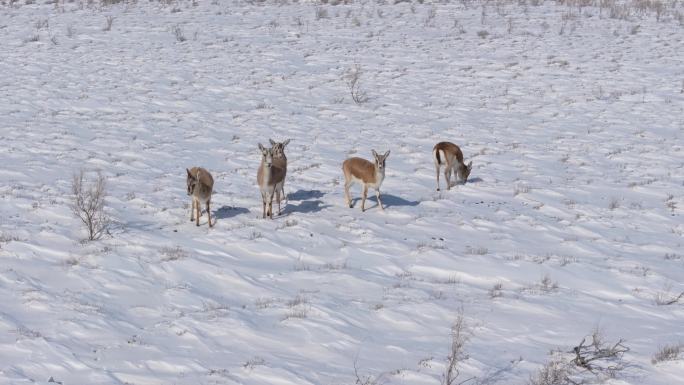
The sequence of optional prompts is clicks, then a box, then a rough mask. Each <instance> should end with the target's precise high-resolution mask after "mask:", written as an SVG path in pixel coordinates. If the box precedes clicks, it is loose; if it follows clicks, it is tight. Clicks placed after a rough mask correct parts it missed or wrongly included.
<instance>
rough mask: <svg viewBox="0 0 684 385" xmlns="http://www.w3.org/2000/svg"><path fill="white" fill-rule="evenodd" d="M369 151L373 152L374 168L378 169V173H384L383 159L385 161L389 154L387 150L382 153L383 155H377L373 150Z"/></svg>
mask: <svg viewBox="0 0 684 385" xmlns="http://www.w3.org/2000/svg"><path fill="white" fill-rule="evenodd" d="M371 151H373V158H375V166H376V167H377V168H378V171H383V172H384V171H385V159H387V157H388V156H389V154H390V152H389V150H387V152H386V153H384V154H383V155H378V153H377V152H375V150H371Z"/></svg>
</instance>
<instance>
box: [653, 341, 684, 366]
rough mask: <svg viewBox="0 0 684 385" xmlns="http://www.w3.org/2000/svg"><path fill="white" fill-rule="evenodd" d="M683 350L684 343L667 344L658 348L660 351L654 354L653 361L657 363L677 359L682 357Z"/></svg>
mask: <svg viewBox="0 0 684 385" xmlns="http://www.w3.org/2000/svg"><path fill="white" fill-rule="evenodd" d="M683 351H684V344H675V345H665V346H663V347H661V348H660V349H658V351H657V352H656V353H655V354H654V355H653V358H652V359H651V363H652V364H653V365H655V364H657V363H660V362H665V361H676V360H678V359H680V358H681V356H682V352H683Z"/></svg>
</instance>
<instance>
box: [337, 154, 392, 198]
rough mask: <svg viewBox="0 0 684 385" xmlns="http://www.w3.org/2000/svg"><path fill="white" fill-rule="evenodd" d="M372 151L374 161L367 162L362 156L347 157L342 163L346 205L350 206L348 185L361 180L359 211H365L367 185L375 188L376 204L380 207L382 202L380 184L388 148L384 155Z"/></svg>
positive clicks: (383, 177)
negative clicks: (361, 194)
mask: <svg viewBox="0 0 684 385" xmlns="http://www.w3.org/2000/svg"><path fill="white" fill-rule="evenodd" d="M372 151H373V158H375V163H373V162H369V161H367V160H365V159H362V158H349V159H347V160H345V161H344V163H342V171H343V172H344V198H345V199H346V201H347V206H349V207H350V208H351V207H352V201H351V194H350V193H349V187H351V185H352V184H354V182H361V184H362V185H363V198H362V200H361V211H366V196H367V195H368V187H372V188H374V189H375V196H376V197H377V198H378V205H379V206H380V209H382V210H384V209H385V208H384V207H382V202H381V201H380V185H381V184H382V181H383V180H384V179H385V159H387V157H388V156H389V154H390V152H389V150H388V151H387V152H386V153H385V154H384V155H378V153H377V152H375V150H372Z"/></svg>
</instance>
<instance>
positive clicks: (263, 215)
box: [261, 194, 266, 218]
mask: <svg viewBox="0 0 684 385" xmlns="http://www.w3.org/2000/svg"><path fill="white" fill-rule="evenodd" d="M261 218H266V196H265V195H264V194H261Z"/></svg>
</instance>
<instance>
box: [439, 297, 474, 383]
mask: <svg viewBox="0 0 684 385" xmlns="http://www.w3.org/2000/svg"><path fill="white" fill-rule="evenodd" d="M470 335H471V330H470V327H469V326H468V325H467V324H466V320H465V317H464V316H463V310H460V311H459V314H458V315H457V316H456V321H454V323H453V325H452V326H451V346H450V348H449V355H448V356H447V363H446V369H445V372H444V374H443V375H442V385H460V384H464V383H466V382H467V381H470V380H472V379H473V378H468V379H466V380H463V379H462V378H460V376H461V372H460V366H461V365H462V363H463V361H465V360H466V359H468V355H467V354H466V352H465V345H466V344H467V343H468V341H469V340H470Z"/></svg>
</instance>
